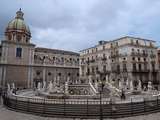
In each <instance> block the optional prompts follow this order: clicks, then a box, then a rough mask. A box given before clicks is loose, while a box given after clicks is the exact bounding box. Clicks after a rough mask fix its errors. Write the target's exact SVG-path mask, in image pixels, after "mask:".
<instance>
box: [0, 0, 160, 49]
mask: <svg viewBox="0 0 160 120" xmlns="http://www.w3.org/2000/svg"><path fill="white" fill-rule="evenodd" d="M0 7H1V11H0V18H1V19H0V36H2V34H3V32H4V30H5V26H6V25H7V23H8V21H10V20H11V19H13V18H14V16H15V12H16V11H17V10H18V9H19V8H20V7H22V10H23V11H24V13H25V16H24V17H25V21H26V23H27V24H28V25H29V26H30V29H31V32H32V41H33V42H34V43H36V45H37V46H42V47H49V48H59V49H65V50H73V51H79V50H81V49H85V48H87V47H91V46H94V45H96V44H97V41H99V40H112V39H115V38H118V37H122V36H125V35H132V36H136V37H144V38H148V39H153V40H157V42H159V39H160V36H159V30H160V24H159V20H160V17H159V16H160V11H159V8H160V1H159V0H153V1H151V0H121V1H117V0H105V1H99V0H87V1H86V0H67V1H66V0H45V1H44V0H34V1H33V0H12V1H10V0H1V1H0Z"/></svg>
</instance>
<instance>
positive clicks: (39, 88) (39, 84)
mask: <svg viewBox="0 0 160 120" xmlns="http://www.w3.org/2000/svg"><path fill="white" fill-rule="evenodd" d="M37 89H38V90H39V91H40V90H41V83H40V82H38V86H37Z"/></svg>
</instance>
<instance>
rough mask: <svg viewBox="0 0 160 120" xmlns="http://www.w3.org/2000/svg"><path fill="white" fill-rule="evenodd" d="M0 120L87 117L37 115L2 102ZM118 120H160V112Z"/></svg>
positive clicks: (59, 119) (49, 119) (67, 119)
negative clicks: (10, 107) (18, 110)
mask: <svg viewBox="0 0 160 120" xmlns="http://www.w3.org/2000/svg"><path fill="white" fill-rule="evenodd" d="M0 120H85V119H79V118H72V119H71V118H70V119H69V118H48V117H40V116H35V115H31V114H24V113H20V112H15V111H11V110H8V109H6V108H5V107H4V106H3V105H2V102H1V104H0ZM88 120H91V119H88ZM92 120H96V119H92ZM97 120H98V119H97ZM104 120H114V119H104ZM116 120H160V113H154V114H150V115H144V116H134V117H128V118H119V119H116Z"/></svg>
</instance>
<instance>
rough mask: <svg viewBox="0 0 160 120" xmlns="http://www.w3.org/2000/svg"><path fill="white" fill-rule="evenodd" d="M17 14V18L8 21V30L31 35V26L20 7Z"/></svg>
mask: <svg viewBox="0 0 160 120" xmlns="http://www.w3.org/2000/svg"><path fill="white" fill-rule="evenodd" d="M16 14H17V16H16V17H15V19H13V20H11V21H10V22H9V23H8V26H7V28H6V32H22V33H25V34H27V35H29V36H31V33H30V29H29V26H28V25H27V24H26V23H25V22H24V18H23V15H24V13H23V12H22V11H21V9H20V10H19V11H17V13H16Z"/></svg>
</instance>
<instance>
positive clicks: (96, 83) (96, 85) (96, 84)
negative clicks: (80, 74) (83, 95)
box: [95, 81, 98, 90]
mask: <svg viewBox="0 0 160 120" xmlns="http://www.w3.org/2000/svg"><path fill="white" fill-rule="evenodd" d="M95 88H96V90H98V82H97V81H96V82H95Z"/></svg>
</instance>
